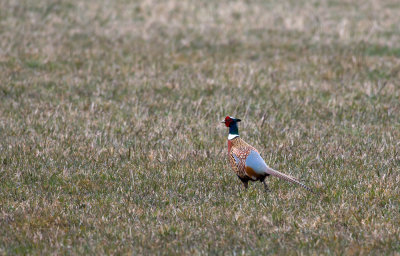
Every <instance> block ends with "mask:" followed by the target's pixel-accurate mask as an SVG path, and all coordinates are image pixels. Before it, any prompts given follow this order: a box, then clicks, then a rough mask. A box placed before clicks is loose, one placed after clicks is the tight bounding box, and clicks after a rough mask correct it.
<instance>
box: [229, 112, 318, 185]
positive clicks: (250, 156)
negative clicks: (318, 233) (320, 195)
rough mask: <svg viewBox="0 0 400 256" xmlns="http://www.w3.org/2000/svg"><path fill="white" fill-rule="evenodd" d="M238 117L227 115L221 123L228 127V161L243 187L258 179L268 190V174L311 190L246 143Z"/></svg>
mask: <svg viewBox="0 0 400 256" xmlns="http://www.w3.org/2000/svg"><path fill="white" fill-rule="evenodd" d="M240 121H241V120H240V119H236V118H234V117H230V116H227V117H226V118H225V120H224V121H222V123H224V124H225V125H226V127H229V136H228V154H229V162H230V164H231V166H232V169H233V171H234V172H235V173H236V175H237V176H238V177H239V179H240V180H241V181H242V182H243V185H244V187H245V188H246V189H247V187H248V182H249V180H250V181H260V182H262V183H263V184H264V187H265V190H267V191H268V190H269V189H268V186H267V184H266V183H265V178H266V177H267V176H269V175H272V176H276V177H278V178H280V179H283V180H286V181H289V182H292V183H295V184H298V185H300V186H302V187H303V188H305V189H307V190H309V191H312V190H311V189H310V188H309V187H307V186H306V185H304V184H303V183H301V182H300V181H298V180H297V179H295V178H293V177H291V176H289V175H286V174H283V173H281V172H278V171H276V170H274V169H272V168H270V167H268V165H267V164H266V163H265V161H264V160H263V159H262V157H261V156H260V153H258V151H257V150H256V149H255V148H253V147H252V146H250V145H249V144H247V143H246V142H245V141H244V140H242V139H241V138H240V137H239V129H238V126H237V123H238V122H240Z"/></svg>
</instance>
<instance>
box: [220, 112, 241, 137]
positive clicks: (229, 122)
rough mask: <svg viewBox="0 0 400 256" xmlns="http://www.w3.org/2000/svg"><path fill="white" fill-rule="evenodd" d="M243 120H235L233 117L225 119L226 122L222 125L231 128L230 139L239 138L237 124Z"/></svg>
mask: <svg viewBox="0 0 400 256" xmlns="http://www.w3.org/2000/svg"><path fill="white" fill-rule="evenodd" d="M240 121H241V120H240V119H238V118H234V117H231V116H227V117H225V120H224V121H222V122H221V123H224V124H225V126H226V127H229V136H228V139H233V138H236V137H239V128H238V125H237V123H238V122H240Z"/></svg>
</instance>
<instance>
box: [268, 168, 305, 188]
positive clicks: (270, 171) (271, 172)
mask: <svg viewBox="0 0 400 256" xmlns="http://www.w3.org/2000/svg"><path fill="white" fill-rule="evenodd" d="M267 173H268V174H269V175H272V176H275V177H278V178H280V179H282V180H286V181H289V182H291V183H294V184H297V185H300V186H302V187H303V188H305V189H307V190H308V191H310V192H313V190H312V189H311V188H309V187H307V186H306V185H304V184H303V183H301V182H300V181H298V180H297V179H295V178H293V177H292V176H289V175H287V174H284V173H281V172H278V171H276V170H274V169H271V168H269V167H268V169H267Z"/></svg>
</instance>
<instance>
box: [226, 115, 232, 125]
mask: <svg viewBox="0 0 400 256" xmlns="http://www.w3.org/2000/svg"><path fill="white" fill-rule="evenodd" d="M232 121H233V120H232V118H230V116H227V117H225V126H226V127H229V125H230V124H231V122H232Z"/></svg>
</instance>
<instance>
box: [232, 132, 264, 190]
mask: <svg viewBox="0 0 400 256" xmlns="http://www.w3.org/2000/svg"><path fill="white" fill-rule="evenodd" d="M252 150H253V151H256V152H258V151H257V149H255V148H254V147H252V146H250V145H249V144H247V143H246V142H245V141H244V140H242V139H241V138H240V137H236V138H234V139H232V140H228V155H229V163H230V164H231V167H232V170H233V171H234V172H235V173H236V175H237V176H238V177H239V178H240V180H241V181H242V182H243V184H244V186H245V187H246V188H247V183H248V181H249V180H254V178H252V177H257V179H256V180H261V181H263V180H264V178H265V176H267V175H264V176H261V175H257V174H256V173H255V172H254V171H253V170H251V169H250V168H248V167H247V168H246V159H247V157H248V155H249V154H250V152H251V151H252ZM234 155H235V156H236V158H238V159H239V162H236V160H235V157H234Z"/></svg>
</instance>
